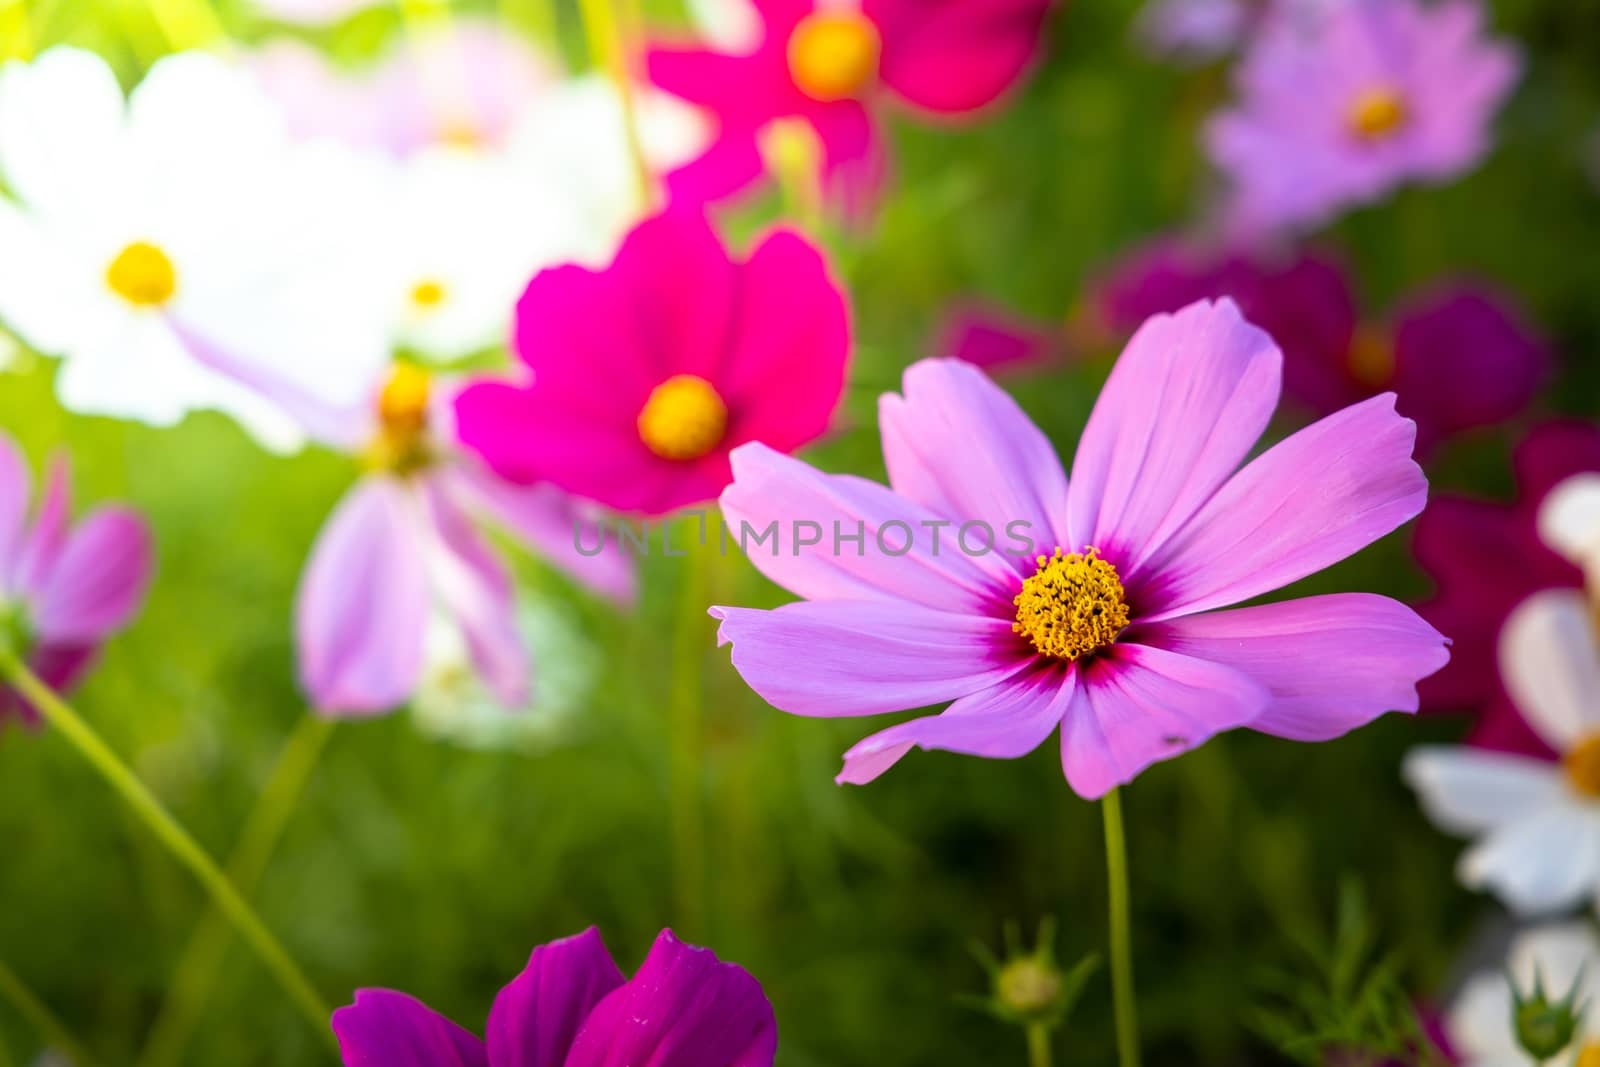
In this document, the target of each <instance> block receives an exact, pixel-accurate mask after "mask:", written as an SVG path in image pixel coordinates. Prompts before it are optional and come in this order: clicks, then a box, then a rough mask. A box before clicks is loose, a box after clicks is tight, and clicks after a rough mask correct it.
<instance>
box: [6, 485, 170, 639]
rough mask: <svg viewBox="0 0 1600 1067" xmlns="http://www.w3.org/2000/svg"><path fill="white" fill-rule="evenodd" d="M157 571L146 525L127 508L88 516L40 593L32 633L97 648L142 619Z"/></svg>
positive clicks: (62, 549)
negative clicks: (115, 632)
mask: <svg viewBox="0 0 1600 1067" xmlns="http://www.w3.org/2000/svg"><path fill="white" fill-rule="evenodd" d="M154 566H155V563H154V551H153V549H152V547H151V543H150V529H149V527H148V526H146V525H145V521H144V519H142V518H140V517H139V515H137V514H136V513H134V512H133V511H130V510H128V509H126V508H112V507H108V508H101V509H99V510H97V511H94V512H92V513H90V515H89V516H88V517H87V518H85V519H84V520H83V521H82V522H81V523H79V524H78V526H77V528H76V529H74V530H73V531H72V533H71V534H70V535H69V536H68V538H67V542H66V544H65V545H64V546H62V548H61V550H60V554H59V555H58V556H57V558H56V564H55V566H54V567H53V568H51V571H50V575H49V577H48V579H47V580H46V581H45V582H44V584H43V586H42V588H41V589H40V590H39V598H38V603H37V611H36V614H35V615H34V618H33V625H34V629H35V630H36V631H37V632H38V635H39V637H40V639H41V640H43V641H48V642H51V643H62V644H79V643H91V644H92V643H95V642H98V641H99V640H100V639H101V638H103V637H105V636H106V635H107V634H108V633H110V632H111V631H113V630H117V629H120V628H121V627H123V626H126V625H127V624H128V622H129V620H131V619H132V618H133V616H134V615H136V614H137V613H138V611H139V606H140V605H141V604H142V603H143V602H144V594H145V590H146V589H147V588H148V587H149V585H150V573H151V571H152V570H153V569H154Z"/></svg>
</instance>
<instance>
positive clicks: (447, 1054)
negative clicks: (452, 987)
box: [333, 989, 489, 1067]
mask: <svg viewBox="0 0 1600 1067" xmlns="http://www.w3.org/2000/svg"><path fill="white" fill-rule="evenodd" d="M333 1032H334V1035H335V1036H336V1037H338V1039H339V1052H340V1053H341V1054H342V1055H343V1056H344V1067H489V1057H488V1056H487V1055H485V1054H484V1050H483V1042H481V1041H479V1040H478V1039H477V1038H476V1037H474V1036H473V1035H472V1034H470V1033H468V1032H467V1031H465V1030H463V1029H462V1028H461V1027H459V1026H457V1025H456V1024H455V1023H453V1022H451V1021H450V1020H449V1019H446V1018H445V1017H444V1016H443V1015H440V1014H439V1013H438V1012H436V1011H434V1010H433V1009H432V1008H430V1007H428V1006H427V1005H426V1004H424V1003H422V1001H420V1000H417V999H416V998H415V997H409V996H407V995H406V994H404V993H396V992H393V991H391V990H388V989H358V990H356V1001H355V1003H354V1004H351V1005H349V1006H348V1007H344V1008H340V1009H339V1010H338V1011H336V1012H334V1013H333Z"/></svg>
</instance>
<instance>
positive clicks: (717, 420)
mask: <svg viewBox="0 0 1600 1067" xmlns="http://www.w3.org/2000/svg"><path fill="white" fill-rule="evenodd" d="M727 431H728V406H727V405H726V404H724V403H723V402H722V397H721V396H719V395H718V394H717V390H716V389H715V388H714V387H713V386H712V384H711V383H710V382H708V381H706V380H705V379H704V378H700V377H697V376H696V375H693V374H675V375H673V376H672V377H671V378H668V379H667V380H666V381H664V382H662V383H661V384H660V385H658V386H656V387H655V389H653V390H651V392H650V399H648V400H646V401H645V402H644V410H643V411H640V412H639V439H640V440H641V441H643V442H644V444H645V447H646V448H648V449H649V450H650V451H652V452H654V453H655V454H656V455H658V456H660V457H661V458H662V459H672V460H684V461H687V460H691V459H699V458H700V457H701V456H704V455H706V454H707V453H709V452H710V451H711V450H712V449H714V448H716V447H717V446H718V445H719V444H721V443H722V438H723V435H724V434H726V433H727Z"/></svg>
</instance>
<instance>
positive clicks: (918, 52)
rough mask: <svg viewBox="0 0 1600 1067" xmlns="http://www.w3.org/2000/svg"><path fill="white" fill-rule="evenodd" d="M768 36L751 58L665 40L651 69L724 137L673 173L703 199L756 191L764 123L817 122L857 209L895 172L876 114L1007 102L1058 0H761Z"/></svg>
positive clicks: (690, 196)
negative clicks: (894, 105) (710, 118)
mask: <svg viewBox="0 0 1600 1067" xmlns="http://www.w3.org/2000/svg"><path fill="white" fill-rule="evenodd" d="M756 7H757V8H758V9H759V14H760V17H761V23H762V29H761V35H760V36H761V43H760V44H759V45H758V46H757V47H756V49H755V51H754V52H752V53H750V54H748V55H729V54H724V53H721V52H716V51H710V50H705V49H699V48H668V47H658V48H655V49H652V50H651V52H650V53H649V56H648V70H649V74H650V78H651V80H652V81H654V82H655V83H656V85H658V86H660V87H661V88H662V89H664V90H666V91H667V92H669V93H673V94H675V95H677V96H680V97H682V98H683V99H685V100H688V101H689V102H691V103H694V104H699V105H701V106H702V107H704V108H706V109H708V110H709V111H710V112H712V113H713V114H714V115H715V116H716V118H717V120H718V122H719V124H720V127H721V129H720V133H719V135H718V137H717V139H716V141H715V142H714V143H713V145H712V146H711V147H710V148H709V149H708V150H707V151H706V153H705V154H704V155H703V156H701V157H700V158H699V159H698V160H696V161H695V162H693V163H690V164H688V165H687V166H685V167H683V168H681V169H680V170H678V171H676V172H675V173H673V174H671V175H669V176H668V187H669V189H670V191H671V192H672V194H673V195H674V196H677V197H682V198H685V199H687V200H689V201H690V202H693V203H701V202H706V201H712V200H719V199H722V198H724V197H727V196H731V195H733V194H734V193H737V192H740V191H741V190H744V189H746V188H747V187H749V186H750V185H752V184H753V183H755V182H756V181H757V180H758V179H760V177H761V176H762V175H763V174H764V173H765V172H766V170H767V162H766V160H765V159H764V157H763V152H762V147H761V142H762V139H763V131H764V130H766V129H768V128H769V127H770V126H771V124H772V123H773V122H775V121H778V120H783V119H799V120H801V121H803V122H804V123H805V124H807V125H808V126H809V127H810V128H811V129H812V130H814V131H815V133H816V137H817V140H818V142H819V144H820V148H821V153H820V155H821V165H822V179H823V184H824V186H825V188H826V189H827V190H828V192H829V193H830V195H831V197H832V198H834V199H835V201H836V202H837V203H839V204H840V205H841V206H842V207H843V208H844V210H845V211H846V213H848V214H850V215H853V216H859V215H860V214H862V213H864V212H865V211H866V210H868V209H869V208H870V207H871V205H872V204H873V202H874V201H875V199H876V196H877V192H878V189H879V187H880V185H881V184H882V181H883V177H884V170H885V159H884V146H883V140H882V134H881V132H880V130H879V127H878V123H877V121H876V119H875V117H874V109H875V108H876V106H877V104H878V103H879V101H880V100H882V99H884V98H892V99H894V100H897V101H899V102H901V103H903V104H908V105H910V106H911V107H913V108H915V109H918V110H920V111H923V112H927V113H931V114H934V115H939V116H957V115H964V114H968V113H971V112H973V111H976V110H978V109H980V108H982V107H984V106H986V105H988V104H991V103H993V102H994V101H995V100H996V99H998V98H999V97H1000V95H1001V94H1002V93H1004V92H1005V91H1006V90H1007V89H1008V88H1010V87H1011V86H1012V85H1014V84H1015V83H1016V82H1017V80H1018V79H1019V78H1020V77H1021V76H1022V73H1023V71H1024V70H1026V69H1027V67H1028V65H1029V64H1030V63H1031V62H1032V61H1033V59H1034V57H1035V56H1036V55H1037V54H1038V51H1039V47H1040V43H1041V38H1042V29H1043V26H1044V19H1045V15H1046V14H1047V13H1048V11H1049V8H1050V0H860V3H859V4H857V3H854V2H845V3H829V2H826V0H757V2H756Z"/></svg>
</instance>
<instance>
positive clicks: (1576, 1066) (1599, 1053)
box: [1572, 1041, 1600, 1067]
mask: <svg viewBox="0 0 1600 1067" xmlns="http://www.w3.org/2000/svg"><path fill="white" fill-rule="evenodd" d="M1572 1067H1600V1041H1591V1042H1589V1043H1588V1044H1587V1045H1585V1046H1583V1049H1582V1050H1581V1051H1580V1052H1579V1053H1578V1058H1577V1059H1575V1060H1573V1061H1572Z"/></svg>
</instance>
